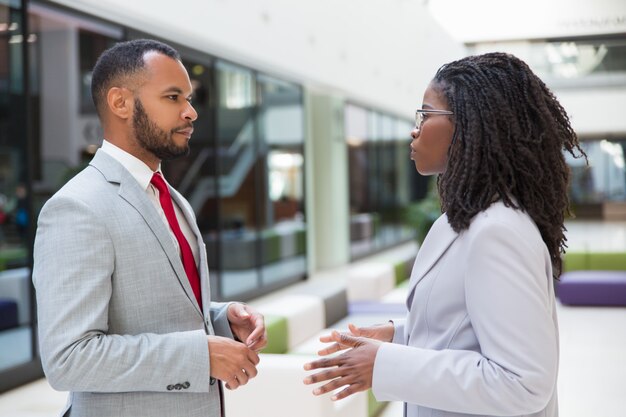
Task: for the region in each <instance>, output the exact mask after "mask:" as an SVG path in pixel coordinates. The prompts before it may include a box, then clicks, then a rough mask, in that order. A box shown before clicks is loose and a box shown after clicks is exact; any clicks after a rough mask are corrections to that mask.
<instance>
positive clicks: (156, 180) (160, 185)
mask: <svg viewBox="0 0 626 417" xmlns="http://www.w3.org/2000/svg"><path fill="white" fill-rule="evenodd" d="M150 183H151V184H152V185H154V187H155V188H156V189H157V190H159V193H160V194H163V193H167V194H169V190H168V189H167V184H165V180H164V179H163V177H162V176H161V174H159V173H158V172H155V173H154V175H153V176H152V179H151V180H150Z"/></svg>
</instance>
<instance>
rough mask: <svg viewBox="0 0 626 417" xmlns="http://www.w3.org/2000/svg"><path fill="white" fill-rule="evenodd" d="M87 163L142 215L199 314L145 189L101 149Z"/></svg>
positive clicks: (185, 277)
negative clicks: (112, 184)
mask: <svg viewBox="0 0 626 417" xmlns="http://www.w3.org/2000/svg"><path fill="white" fill-rule="evenodd" d="M90 165H92V166H93V167H95V168H96V169H98V170H99V171H100V172H102V174H103V175H104V177H105V178H106V180H107V181H109V182H112V183H117V184H119V191H118V195H119V196H120V197H121V198H123V199H124V200H126V201H127V202H128V203H129V204H130V205H131V206H133V207H134V208H135V210H137V212H138V213H139V214H140V215H141V217H143V219H144V221H145V222H146V224H147V225H148V227H149V228H150V230H151V231H152V233H154V235H155V236H156V238H157V240H158V241H159V244H160V245H161V247H162V248H163V251H164V252H165V254H166V255H167V258H168V260H169V262H170V265H172V268H173V269H174V272H175V273H176V277H177V278H178V281H179V282H180V284H181V286H182V287H183V289H184V291H185V293H186V294H187V297H188V298H189V300H190V301H191V302H192V303H193V305H194V306H195V307H196V309H197V310H198V313H199V314H202V311H200V306H199V305H198V302H197V301H196V297H195V296H194V294H193V290H192V289H191V284H190V283H189V279H188V278H187V274H186V273H185V269H184V267H183V263H182V261H181V259H180V254H179V252H178V248H177V247H176V245H175V244H174V242H173V241H172V237H171V235H170V232H169V231H168V229H167V226H166V225H165V223H164V222H163V220H161V217H159V213H158V212H157V210H156V209H155V208H154V205H153V204H152V202H150V200H149V199H148V197H147V196H146V193H145V191H144V190H142V189H141V187H140V186H139V184H138V183H137V181H136V180H135V179H134V178H133V177H132V175H131V174H130V173H129V172H128V171H127V170H126V169H125V168H124V167H123V166H122V165H121V164H120V163H118V162H117V161H116V160H115V159H113V158H112V157H111V156H109V155H107V154H106V153H105V152H103V151H101V150H98V152H97V153H96V155H95V156H94V158H93V159H92V161H91V163H90ZM146 256H149V254H146Z"/></svg>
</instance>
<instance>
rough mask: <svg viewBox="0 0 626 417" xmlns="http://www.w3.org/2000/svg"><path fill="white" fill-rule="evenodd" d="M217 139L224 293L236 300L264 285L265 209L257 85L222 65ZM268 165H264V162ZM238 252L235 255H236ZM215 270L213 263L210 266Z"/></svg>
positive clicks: (249, 73) (248, 75) (246, 72)
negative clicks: (261, 239) (259, 200)
mask: <svg viewBox="0 0 626 417" xmlns="http://www.w3.org/2000/svg"><path fill="white" fill-rule="evenodd" d="M216 79H217V91H218V106H217V109H216V111H217V114H216V127H217V132H216V135H217V136H216V137H217V155H218V158H217V159H216V164H217V168H218V180H217V191H218V195H219V197H220V199H219V204H218V206H219V207H218V212H219V221H220V224H219V227H220V232H221V240H220V242H219V250H218V258H219V263H218V265H219V269H220V274H221V278H220V284H221V295H222V297H225V298H233V297H235V296H236V295H239V294H245V293H246V292H252V291H255V290H257V288H258V287H259V279H260V275H259V271H258V269H257V268H258V266H259V265H260V264H261V260H260V248H259V247H258V242H257V237H258V235H259V234H260V233H261V228H260V221H259V220H260V216H261V215H262V213H261V212H260V210H261V207H259V206H258V205H257V204H256V201H257V193H258V192H259V187H260V184H259V174H258V172H259V170H261V169H262V167H260V166H259V164H260V163H262V162H263V161H260V160H259V158H258V156H257V140H256V138H257V137H258V133H257V127H256V124H255V112H256V83H255V77H254V74H253V73H252V71H250V70H248V69H245V68H242V67H238V66H235V65H232V64H228V63H225V62H222V61H218V62H217V64H216ZM263 163H264V162H263ZM234 254H236V256H235V255H234ZM209 267H211V265H209Z"/></svg>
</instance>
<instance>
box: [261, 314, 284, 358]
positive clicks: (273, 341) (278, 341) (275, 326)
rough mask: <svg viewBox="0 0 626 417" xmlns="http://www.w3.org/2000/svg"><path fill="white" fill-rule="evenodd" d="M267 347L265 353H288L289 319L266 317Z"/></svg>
mask: <svg viewBox="0 0 626 417" xmlns="http://www.w3.org/2000/svg"><path fill="white" fill-rule="evenodd" d="M265 329H266V331H267V346H266V347H265V348H264V349H263V350H262V352H263V353H286V352H287V349H288V347H289V344H288V334H289V333H288V331H287V318H286V317H282V316H265Z"/></svg>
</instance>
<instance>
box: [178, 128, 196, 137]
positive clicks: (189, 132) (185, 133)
mask: <svg viewBox="0 0 626 417" xmlns="http://www.w3.org/2000/svg"><path fill="white" fill-rule="evenodd" d="M176 133H179V134H181V135H183V136H187V137H188V138H189V137H191V135H192V134H193V128H187V129H181V130H177V131H176Z"/></svg>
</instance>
